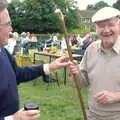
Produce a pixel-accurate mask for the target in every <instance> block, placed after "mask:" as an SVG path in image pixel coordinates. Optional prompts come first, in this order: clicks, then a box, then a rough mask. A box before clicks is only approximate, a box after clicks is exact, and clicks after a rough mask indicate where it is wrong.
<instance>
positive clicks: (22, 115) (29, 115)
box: [12, 108, 40, 120]
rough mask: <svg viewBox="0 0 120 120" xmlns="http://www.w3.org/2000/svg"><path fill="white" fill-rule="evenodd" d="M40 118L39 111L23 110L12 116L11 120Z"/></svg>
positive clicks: (34, 119) (35, 119)
mask: <svg viewBox="0 0 120 120" xmlns="http://www.w3.org/2000/svg"><path fill="white" fill-rule="evenodd" d="M39 116H40V111H39V110H27V111H25V110H24V109H23V108H22V109H20V110H19V111H18V112H16V113H15V114H13V115H12V118H13V120H37V118H38V117H39Z"/></svg>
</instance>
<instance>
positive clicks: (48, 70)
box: [43, 64, 50, 75]
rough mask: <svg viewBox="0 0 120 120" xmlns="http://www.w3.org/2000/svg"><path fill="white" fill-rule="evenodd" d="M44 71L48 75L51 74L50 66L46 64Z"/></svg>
mask: <svg viewBox="0 0 120 120" xmlns="http://www.w3.org/2000/svg"><path fill="white" fill-rule="evenodd" d="M43 70H44V73H45V74H46V75H48V74H50V69H49V64H44V65H43Z"/></svg>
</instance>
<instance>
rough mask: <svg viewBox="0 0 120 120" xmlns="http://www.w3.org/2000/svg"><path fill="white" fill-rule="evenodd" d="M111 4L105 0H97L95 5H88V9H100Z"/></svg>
mask: <svg viewBox="0 0 120 120" xmlns="http://www.w3.org/2000/svg"><path fill="white" fill-rule="evenodd" d="M108 6H109V5H108V4H107V3H106V2H104V1H100V2H97V3H96V4H95V5H92V4H91V5H88V6H87V9H91V10H99V9H101V8H103V7H108Z"/></svg>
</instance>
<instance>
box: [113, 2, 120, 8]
mask: <svg viewBox="0 0 120 120" xmlns="http://www.w3.org/2000/svg"><path fill="white" fill-rule="evenodd" d="M113 7H114V8H117V9H118V10H120V0H117V2H116V3H114V4H113Z"/></svg>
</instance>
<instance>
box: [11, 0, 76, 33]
mask: <svg viewBox="0 0 120 120" xmlns="http://www.w3.org/2000/svg"><path fill="white" fill-rule="evenodd" d="M56 8H60V9H61V11H62V12H63V14H64V15H65V21H66V25H67V27H68V28H71V27H76V26H77V22H76V20H77V17H76V13H75V11H76V9H77V8H76V7H75V6H74V3H73V0H60V1H58V0H25V1H24V2H22V3H20V2H12V3H10V4H9V12H10V15H11V18H12V22H13V27H14V29H15V31H18V32H22V31H29V32H35V33H40V32H59V28H60V25H59V20H58V17H57V15H56V14H55V13H54V11H55V9H56Z"/></svg>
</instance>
